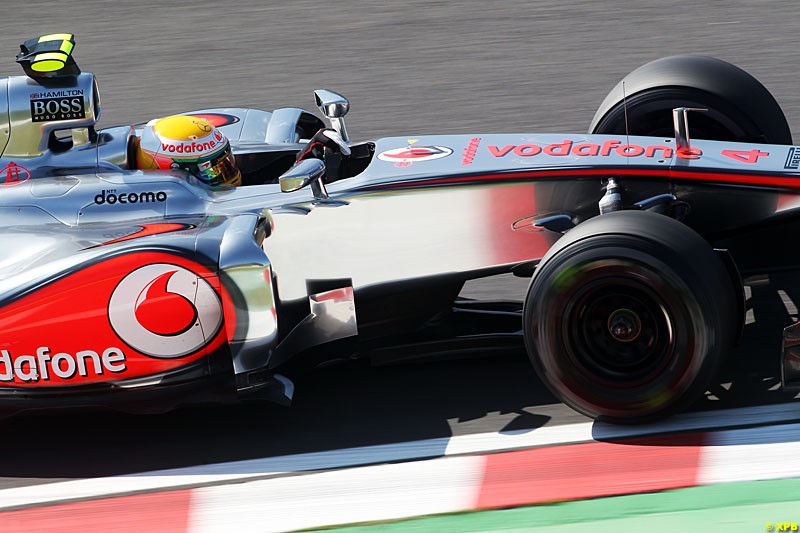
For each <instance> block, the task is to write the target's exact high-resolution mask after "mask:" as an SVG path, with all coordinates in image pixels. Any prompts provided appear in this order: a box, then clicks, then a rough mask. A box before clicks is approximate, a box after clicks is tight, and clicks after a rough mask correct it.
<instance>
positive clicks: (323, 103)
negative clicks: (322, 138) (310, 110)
mask: <svg viewBox="0 0 800 533" xmlns="http://www.w3.org/2000/svg"><path fill="white" fill-rule="evenodd" d="M314 100H316V102H317V107H319V110H320V111H322V114H323V115H325V116H326V117H327V118H328V120H330V121H331V126H332V127H333V129H335V130H336V131H338V132H339V135H341V136H342V139H344V142H346V143H350V137H348V135H347V128H346V127H345V125H344V116H345V115H346V114H347V112H348V111H350V102H349V101H348V100H347V98H345V97H344V96H342V95H341V94H339V93H337V92H334V91H329V90H328V89H317V90H316V91H314Z"/></svg>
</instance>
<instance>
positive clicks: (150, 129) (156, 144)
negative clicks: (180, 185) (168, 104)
mask: <svg viewBox="0 0 800 533" xmlns="http://www.w3.org/2000/svg"><path fill="white" fill-rule="evenodd" d="M136 161H137V166H138V167H139V168H142V169H151V170H156V169H162V170H170V169H175V168H179V169H182V170H185V171H187V172H189V173H190V174H192V175H193V176H195V177H196V178H197V179H199V180H200V181H202V182H203V183H205V184H207V185H211V186H219V185H233V186H239V185H241V184H242V174H241V172H239V170H238V169H237V168H236V165H235V162H234V159H233V153H232V152H231V144H230V142H228V139H227V138H226V137H225V135H223V133H222V132H221V131H220V130H218V129H217V128H215V127H214V125H213V124H211V122H209V121H208V120H206V119H205V118H202V117H195V116H192V115H175V116H172V117H166V118H160V119H155V120H151V121H150V122H148V123H147V124H146V125H145V127H144V130H142V138H141V140H140V142H139V146H138V147H137V149H136Z"/></svg>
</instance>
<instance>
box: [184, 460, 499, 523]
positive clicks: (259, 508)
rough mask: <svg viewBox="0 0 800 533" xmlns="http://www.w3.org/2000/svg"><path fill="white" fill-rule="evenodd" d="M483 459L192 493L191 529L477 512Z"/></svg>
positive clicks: (355, 471)
mask: <svg viewBox="0 0 800 533" xmlns="http://www.w3.org/2000/svg"><path fill="white" fill-rule="evenodd" d="M483 467H484V458H483V457H469V456H467V457H447V458H443V459H441V458H440V459H434V460H429V461H419V462H414V463H400V464H390V465H378V466H367V467H363V468H358V469H353V470H338V471H333V472H324V473H319V474H309V475H306V476H293V477H284V478H277V479H267V480H260V481H251V482H248V483H240V484H236V485H222V486H216V487H203V488H199V489H194V490H193V491H192V500H191V501H192V503H191V508H190V512H189V516H190V520H191V521H190V525H189V531H190V532H192V533H206V532H218V531H237V532H248V531H253V532H256V531H258V532H267V531H289V530H295V529H306V528H312V527H322V526H328V525H332V524H347V523H353V522H368V521H374V520H397V519H400V518H409V517H412V516H423V515H429V514H440V513H452V512H457V511H466V510H470V509H473V508H474V507H475V504H476V500H477V495H478V493H479V490H480V485H481V480H482V477H483Z"/></svg>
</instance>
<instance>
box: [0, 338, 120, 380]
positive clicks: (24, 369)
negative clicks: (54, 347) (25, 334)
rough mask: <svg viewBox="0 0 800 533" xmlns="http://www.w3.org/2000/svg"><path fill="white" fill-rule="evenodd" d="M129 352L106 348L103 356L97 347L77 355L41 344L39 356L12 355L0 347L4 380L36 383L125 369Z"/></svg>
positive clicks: (1, 372) (99, 374) (2, 378)
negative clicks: (96, 349) (94, 349)
mask: <svg viewBox="0 0 800 533" xmlns="http://www.w3.org/2000/svg"><path fill="white" fill-rule="evenodd" d="M125 370H127V366H126V365H125V354H124V353H123V352H122V350H120V349H119V348H114V347H111V348H106V349H105V350H104V351H103V353H102V355H100V354H98V353H97V352H95V351H93V350H81V351H80V352H78V353H76V354H75V355H72V354H68V353H64V352H59V353H56V354H52V353H51V350H50V348H48V347H47V346H41V347H39V348H37V349H36V355H35V356H34V355H18V356H16V357H14V356H12V355H11V353H10V352H9V351H8V350H0V382H4V381H5V382H9V381H10V382H13V381H17V380H18V381H21V382H23V383H32V382H33V383H35V382H37V381H50V380H52V379H53V378H59V379H73V378H75V377H76V376H80V377H89V375H90V374H91V375H92V376H102V375H103V373H104V372H106V371H108V372H113V373H118V372H124V371H125Z"/></svg>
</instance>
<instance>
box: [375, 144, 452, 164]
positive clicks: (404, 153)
mask: <svg viewBox="0 0 800 533" xmlns="http://www.w3.org/2000/svg"><path fill="white" fill-rule="evenodd" d="M452 153H453V150H452V149H451V148H447V147H446V146H404V147H403V148H394V149H392V150H386V151H385V152H381V153H380V154H378V159H380V160H381V161H390V162H392V163H416V162H417V161H432V160H434V159H441V158H442V157H447V156H448V155H450V154H452Z"/></svg>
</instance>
